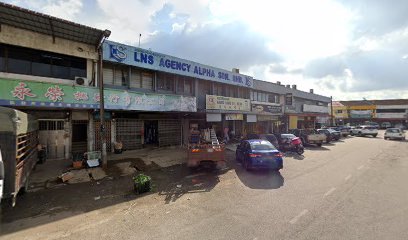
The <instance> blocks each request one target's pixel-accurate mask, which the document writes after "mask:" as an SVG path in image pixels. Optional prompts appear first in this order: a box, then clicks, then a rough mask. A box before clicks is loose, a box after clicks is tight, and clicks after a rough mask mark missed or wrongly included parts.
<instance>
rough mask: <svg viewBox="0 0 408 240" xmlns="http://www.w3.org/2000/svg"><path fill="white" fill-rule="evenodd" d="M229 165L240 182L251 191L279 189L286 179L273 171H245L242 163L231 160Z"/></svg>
mask: <svg viewBox="0 0 408 240" xmlns="http://www.w3.org/2000/svg"><path fill="white" fill-rule="evenodd" d="M231 159H232V160H230V162H229V164H230V165H231V168H233V169H234V170H235V172H236V174H237V176H238V178H239V180H240V181H241V182H242V183H243V184H244V185H245V186H247V187H249V188H251V189H277V188H280V187H282V186H283V184H284V182H285V179H284V178H283V176H282V175H281V173H280V172H279V171H273V170H265V169H260V170H250V171H247V170H245V169H244V168H243V167H242V166H241V164H240V163H238V162H236V161H235V158H231Z"/></svg>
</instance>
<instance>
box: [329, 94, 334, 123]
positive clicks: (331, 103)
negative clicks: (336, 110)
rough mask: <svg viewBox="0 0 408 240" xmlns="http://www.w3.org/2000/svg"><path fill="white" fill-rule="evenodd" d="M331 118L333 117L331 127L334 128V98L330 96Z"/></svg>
mask: <svg viewBox="0 0 408 240" xmlns="http://www.w3.org/2000/svg"><path fill="white" fill-rule="evenodd" d="M330 112H331V114H330V117H331V125H332V126H334V125H335V123H334V115H333V96H330Z"/></svg>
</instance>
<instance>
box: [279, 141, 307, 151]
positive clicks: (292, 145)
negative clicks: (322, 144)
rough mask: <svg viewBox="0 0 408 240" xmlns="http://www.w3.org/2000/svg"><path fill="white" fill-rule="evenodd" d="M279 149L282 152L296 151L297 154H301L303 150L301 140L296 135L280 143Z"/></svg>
mask: <svg viewBox="0 0 408 240" xmlns="http://www.w3.org/2000/svg"><path fill="white" fill-rule="evenodd" d="M280 150H281V151H283V152H287V151H289V152H296V153H297V154H299V155H302V154H303V153H304V152H305V148H304V147H303V144H302V140H301V139H300V138H298V137H294V138H292V139H286V141H285V142H282V143H281V144H280Z"/></svg>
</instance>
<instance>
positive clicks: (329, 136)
mask: <svg viewBox="0 0 408 240" xmlns="http://www.w3.org/2000/svg"><path fill="white" fill-rule="evenodd" d="M317 132H318V133H323V134H324V135H326V143H329V142H331V141H338V140H339V139H340V136H341V135H340V132H339V131H336V130H334V129H332V128H327V129H317Z"/></svg>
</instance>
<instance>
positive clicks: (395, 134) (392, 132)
mask: <svg viewBox="0 0 408 240" xmlns="http://www.w3.org/2000/svg"><path fill="white" fill-rule="evenodd" d="M384 139H385V140H387V139H399V140H405V133H404V131H403V130H401V129H400V128H387V130H385V133H384Z"/></svg>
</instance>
